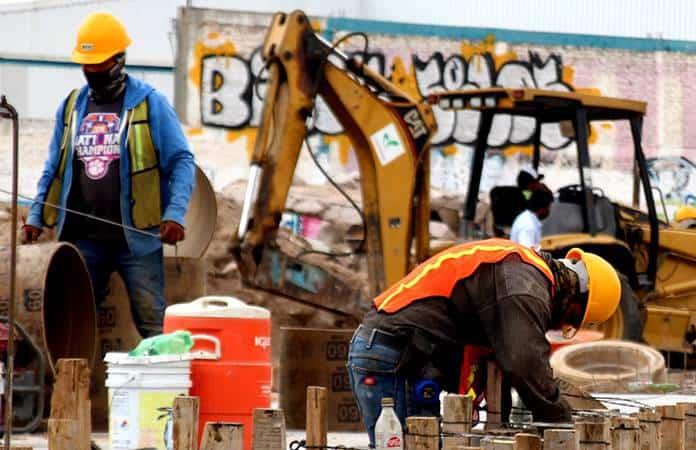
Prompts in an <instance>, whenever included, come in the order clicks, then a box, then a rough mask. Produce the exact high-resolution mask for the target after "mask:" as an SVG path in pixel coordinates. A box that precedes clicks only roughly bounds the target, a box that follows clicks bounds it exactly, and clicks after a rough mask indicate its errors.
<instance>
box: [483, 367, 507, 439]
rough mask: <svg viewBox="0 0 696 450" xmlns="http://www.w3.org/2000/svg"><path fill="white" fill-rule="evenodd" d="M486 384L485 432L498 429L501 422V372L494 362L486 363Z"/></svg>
mask: <svg viewBox="0 0 696 450" xmlns="http://www.w3.org/2000/svg"><path fill="white" fill-rule="evenodd" d="M487 376H488V378H487V382H486V427H485V428H486V430H490V429H493V428H499V427H500V424H501V422H502V409H503V405H502V400H503V393H502V390H503V372H502V371H501V370H500V366H498V363H496V362H495V361H489V362H488V372H487Z"/></svg>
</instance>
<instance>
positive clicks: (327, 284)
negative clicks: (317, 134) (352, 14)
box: [232, 11, 437, 319]
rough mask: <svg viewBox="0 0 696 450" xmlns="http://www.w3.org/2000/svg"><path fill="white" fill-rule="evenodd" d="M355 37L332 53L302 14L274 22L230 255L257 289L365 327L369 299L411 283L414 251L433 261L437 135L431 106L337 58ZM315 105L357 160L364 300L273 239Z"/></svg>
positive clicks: (345, 283) (276, 18) (265, 51)
mask: <svg viewBox="0 0 696 450" xmlns="http://www.w3.org/2000/svg"><path fill="white" fill-rule="evenodd" d="M354 34H356V33H353V34H349V35H346V36H344V37H343V38H341V39H340V40H339V41H337V42H336V43H334V44H331V43H329V42H327V41H325V40H324V39H323V38H322V37H321V36H319V35H317V34H316V33H315V32H314V30H313V29H312V27H311V24H310V22H309V20H308V18H307V17H306V16H305V15H304V14H303V13H302V12H300V11H295V12H293V13H291V14H283V13H278V14H275V15H274V16H273V19H272V23H271V25H270V27H269V29H268V32H267V34H266V38H265V40H264V44H263V47H262V55H263V59H264V62H265V67H266V69H267V71H268V75H267V78H268V84H267V90H266V94H265V98H264V103H263V110H262V115H261V123H260V125H259V129H258V134H257V137H256V142H255V147H254V151H253V154H252V157H251V167H250V173H249V179H248V184H247V188H246V193H245V197H244V204H243V205H242V212H241V218H240V222H239V226H238V229H237V231H236V233H235V235H234V237H233V243H232V252H233V254H234V255H235V257H236V259H237V263H238V267H239V269H240V272H241V273H242V276H243V278H244V280H245V281H247V282H248V283H250V284H252V285H254V286H255V287H258V288H261V289H265V290H269V291H272V292H276V293H279V294H282V295H285V296H288V297H291V298H294V299H296V300H299V301H304V302H307V303H311V304H313V305H316V306H319V307H322V308H325V309H328V310H331V311H333V312H337V313H343V314H348V315H350V316H353V317H354V318H357V319H360V318H361V316H362V312H364V311H365V309H366V308H367V307H368V306H369V302H368V301H367V298H369V297H372V296H375V295H376V294H378V293H379V292H381V291H382V290H384V289H386V288H387V287H388V286H390V285H391V284H392V283H395V282H396V281H397V280H399V279H400V278H401V277H402V276H403V275H404V274H406V273H407V271H408V270H409V268H410V266H411V262H412V261H411V251H412V248H413V249H414V250H415V260H416V261H420V260H423V259H425V258H426V257H427V255H428V247H429V230H428V224H429V219H430V202H429V189H430V186H429V185H430V179H429V164H430V158H429V152H430V138H431V136H432V135H433V134H434V133H435V131H436V127H437V125H436V123H435V118H434V115H433V112H432V109H431V108H430V106H429V105H428V104H427V103H426V102H425V101H422V100H421V99H414V98H413V97H412V96H410V95H409V94H408V93H406V92H404V91H403V90H402V89H400V88H398V87H397V86H395V85H394V84H392V83H391V82H389V80H387V79H385V78H384V77H382V76H381V75H380V74H378V73H376V72H374V71H373V70H371V69H370V68H369V67H367V65H365V64H362V62H361V61H360V60H359V59H357V58H350V57H348V56H347V55H345V54H344V53H343V52H342V51H340V50H339V49H338V48H337V47H338V45H339V44H340V43H341V42H343V41H345V40H347V39H349V38H350V37H351V36H352V35H354ZM357 34H359V33H357ZM363 37H364V36H363ZM334 58H340V60H342V61H343V63H345V68H342V67H339V66H338V65H336V64H334V62H332V59H334ZM318 96H321V97H322V98H323V99H324V100H325V101H326V103H327V104H328V105H329V107H330V108H331V111H332V112H333V113H334V115H335V116H336V118H337V120H338V121H339V122H340V123H341V125H342V126H343V128H344V129H345V133H346V135H347V136H348V138H349V139H350V141H351V144H352V146H353V149H354V151H355V154H356V157H357V161H358V166H359V170H360V185H361V188H362V189H361V190H362V212H361V214H362V216H363V224H364V236H363V239H364V241H363V247H364V248H363V249H362V250H364V252H365V254H366V259H367V272H368V276H369V283H368V288H367V290H365V289H364V287H363V286H356V285H355V283H351V282H350V281H349V280H348V281H346V280H345V279H341V278H340V277H338V276H336V274H333V273H329V272H328V271H327V270H325V269H323V268H321V267H318V266H316V265H312V264H309V263H307V262H306V261H305V260H304V259H302V258H298V257H296V256H293V255H290V254H288V253H287V252H283V251H282V249H281V247H280V245H278V242H277V239H276V237H277V232H278V227H279V224H280V219H281V216H282V213H283V211H284V209H285V203H286V200H287V196H288V191H289V189H290V185H291V182H292V179H293V175H294V172H295V166H296V163H297V160H298V158H299V156H300V150H301V149H302V147H303V144H305V143H307V135H308V132H309V129H308V121H309V120H310V118H311V117H312V114H313V111H314V108H315V106H316V101H317V97H318ZM307 144H308V143H307ZM310 152H311V150H310ZM366 297H367V298H366Z"/></svg>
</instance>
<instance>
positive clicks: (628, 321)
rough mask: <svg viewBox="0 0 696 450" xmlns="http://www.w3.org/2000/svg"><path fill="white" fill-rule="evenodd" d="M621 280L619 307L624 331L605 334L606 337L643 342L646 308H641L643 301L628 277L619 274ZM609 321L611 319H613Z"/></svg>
mask: <svg viewBox="0 0 696 450" xmlns="http://www.w3.org/2000/svg"><path fill="white" fill-rule="evenodd" d="M619 280H620V281H621V300H620V303H619V308H620V309H621V317H622V319H623V333H622V334H621V336H613V335H610V336H605V339H621V340H624V341H632V342H643V326H644V325H645V314H644V311H643V309H644V308H641V303H640V301H639V300H638V297H637V296H636V294H635V293H634V292H633V289H632V288H631V284H630V283H629V282H628V278H626V277H625V276H623V275H622V274H619ZM609 321H611V319H610V320H609Z"/></svg>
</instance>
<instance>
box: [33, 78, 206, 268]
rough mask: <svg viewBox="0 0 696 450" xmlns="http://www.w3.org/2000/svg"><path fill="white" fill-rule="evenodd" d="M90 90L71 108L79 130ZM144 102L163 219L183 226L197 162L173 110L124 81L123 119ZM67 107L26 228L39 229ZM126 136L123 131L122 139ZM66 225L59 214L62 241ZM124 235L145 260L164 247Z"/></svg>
mask: <svg viewBox="0 0 696 450" xmlns="http://www.w3.org/2000/svg"><path fill="white" fill-rule="evenodd" d="M88 91H89V88H88V87H87V85H85V86H83V87H82V89H80V93H79V94H78V96H77V100H76V103H75V109H76V111H77V124H76V125H77V127H76V129H79V128H80V124H81V122H82V119H83V118H84V117H85V114H86V110H87V99H88ZM145 98H147V100H148V107H149V116H150V117H149V123H150V131H151V133H152V141H153V143H154V145H155V148H156V149H157V155H158V158H159V166H160V167H159V169H160V183H161V187H160V192H161V196H162V200H161V201H162V211H163V215H162V220H163V221H165V220H171V221H173V222H177V223H178V224H180V225H182V226H183V224H184V216H185V215H186V210H187V209H188V203H189V200H190V198H191V193H192V192H193V187H194V183H195V163H194V159H193V154H192V153H191V150H190V149H189V146H188V142H187V141H186V137H185V136H184V133H183V131H182V130H181V125H180V124H179V119H178V118H177V116H176V113H175V112H174V109H173V108H172V107H171V105H170V104H169V102H168V101H167V99H166V98H165V97H164V96H163V95H162V94H160V93H159V92H157V91H156V90H155V89H154V88H153V87H152V86H150V85H149V84H147V83H145V82H143V81H140V80H138V79H136V78H133V77H132V76H128V78H127V81H126V91H125V97H124V99H123V111H122V113H121V117H125V113H126V111H129V110H131V109H133V108H135V107H136V106H137V105H138V104H139V103H141V102H142V101H143V100H144V99H145ZM65 105H66V102H65V101H63V102H62V103H61V105H60V106H59V107H58V111H57V112H56V125H55V128H54V130H53V137H52V138H51V144H50V146H49V149H48V159H47V160H46V164H45V165H44V170H43V173H42V174H41V178H39V182H38V187H37V195H36V201H34V203H33V204H32V205H31V209H30V211H29V217H28V218H27V224H29V225H33V226H35V227H39V228H41V227H43V226H44V223H43V215H42V210H43V205H42V204H41V203H39V202H40V201H44V199H45V198H46V194H47V192H48V188H49V186H50V184H51V180H52V179H53V177H54V175H55V173H56V169H57V167H58V165H59V164H60V143H61V140H62V138H63V127H64V125H63V112H64V109H65ZM126 133H127V131H125V132H124V135H126ZM127 141H128V140H127V139H122V140H121V158H120V170H121V201H120V203H121V217H122V220H123V223H124V224H125V225H127V226H130V227H132V226H133V218H132V215H131V208H130V198H131V186H130V181H131V176H130V175H131V172H130V157H129V154H128V151H129V150H128V142H127ZM68 151H69V152H70V153H69V156H68V161H72V160H73V157H74V156H73V148H72V145H70V146H69V148H68ZM72 169H73V165H72V164H66V165H65V174H64V176H63V185H62V189H61V195H60V206H62V207H65V206H66V204H67V201H68V196H69V194H70V187H71V184H72V181H73V173H72V172H73V170H72ZM64 224H65V211H63V210H58V223H57V225H58V229H57V231H58V239H61V235H62V231H63V225H64ZM123 231H124V235H125V238H126V242H127V243H128V248H129V249H130V251H131V253H132V254H133V255H135V256H141V255H146V254H148V253H151V252H154V251H156V250H159V249H160V248H161V247H162V242H161V241H160V240H159V239H158V238H156V237H154V236H150V235H146V234H143V233H138V232H137V231H133V230H129V229H124V230H123ZM144 231H148V232H150V233H154V234H158V233H159V229H158V228H157V227H154V228H151V229H149V230H144Z"/></svg>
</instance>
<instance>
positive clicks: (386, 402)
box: [382, 397, 394, 407]
mask: <svg viewBox="0 0 696 450" xmlns="http://www.w3.org/2000/svg"><path fill="white" fill-rule="evenodd" d="M385 406H391V407H394V399H393V398H391V397H383V398H382V407H385Z"/></svg>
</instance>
